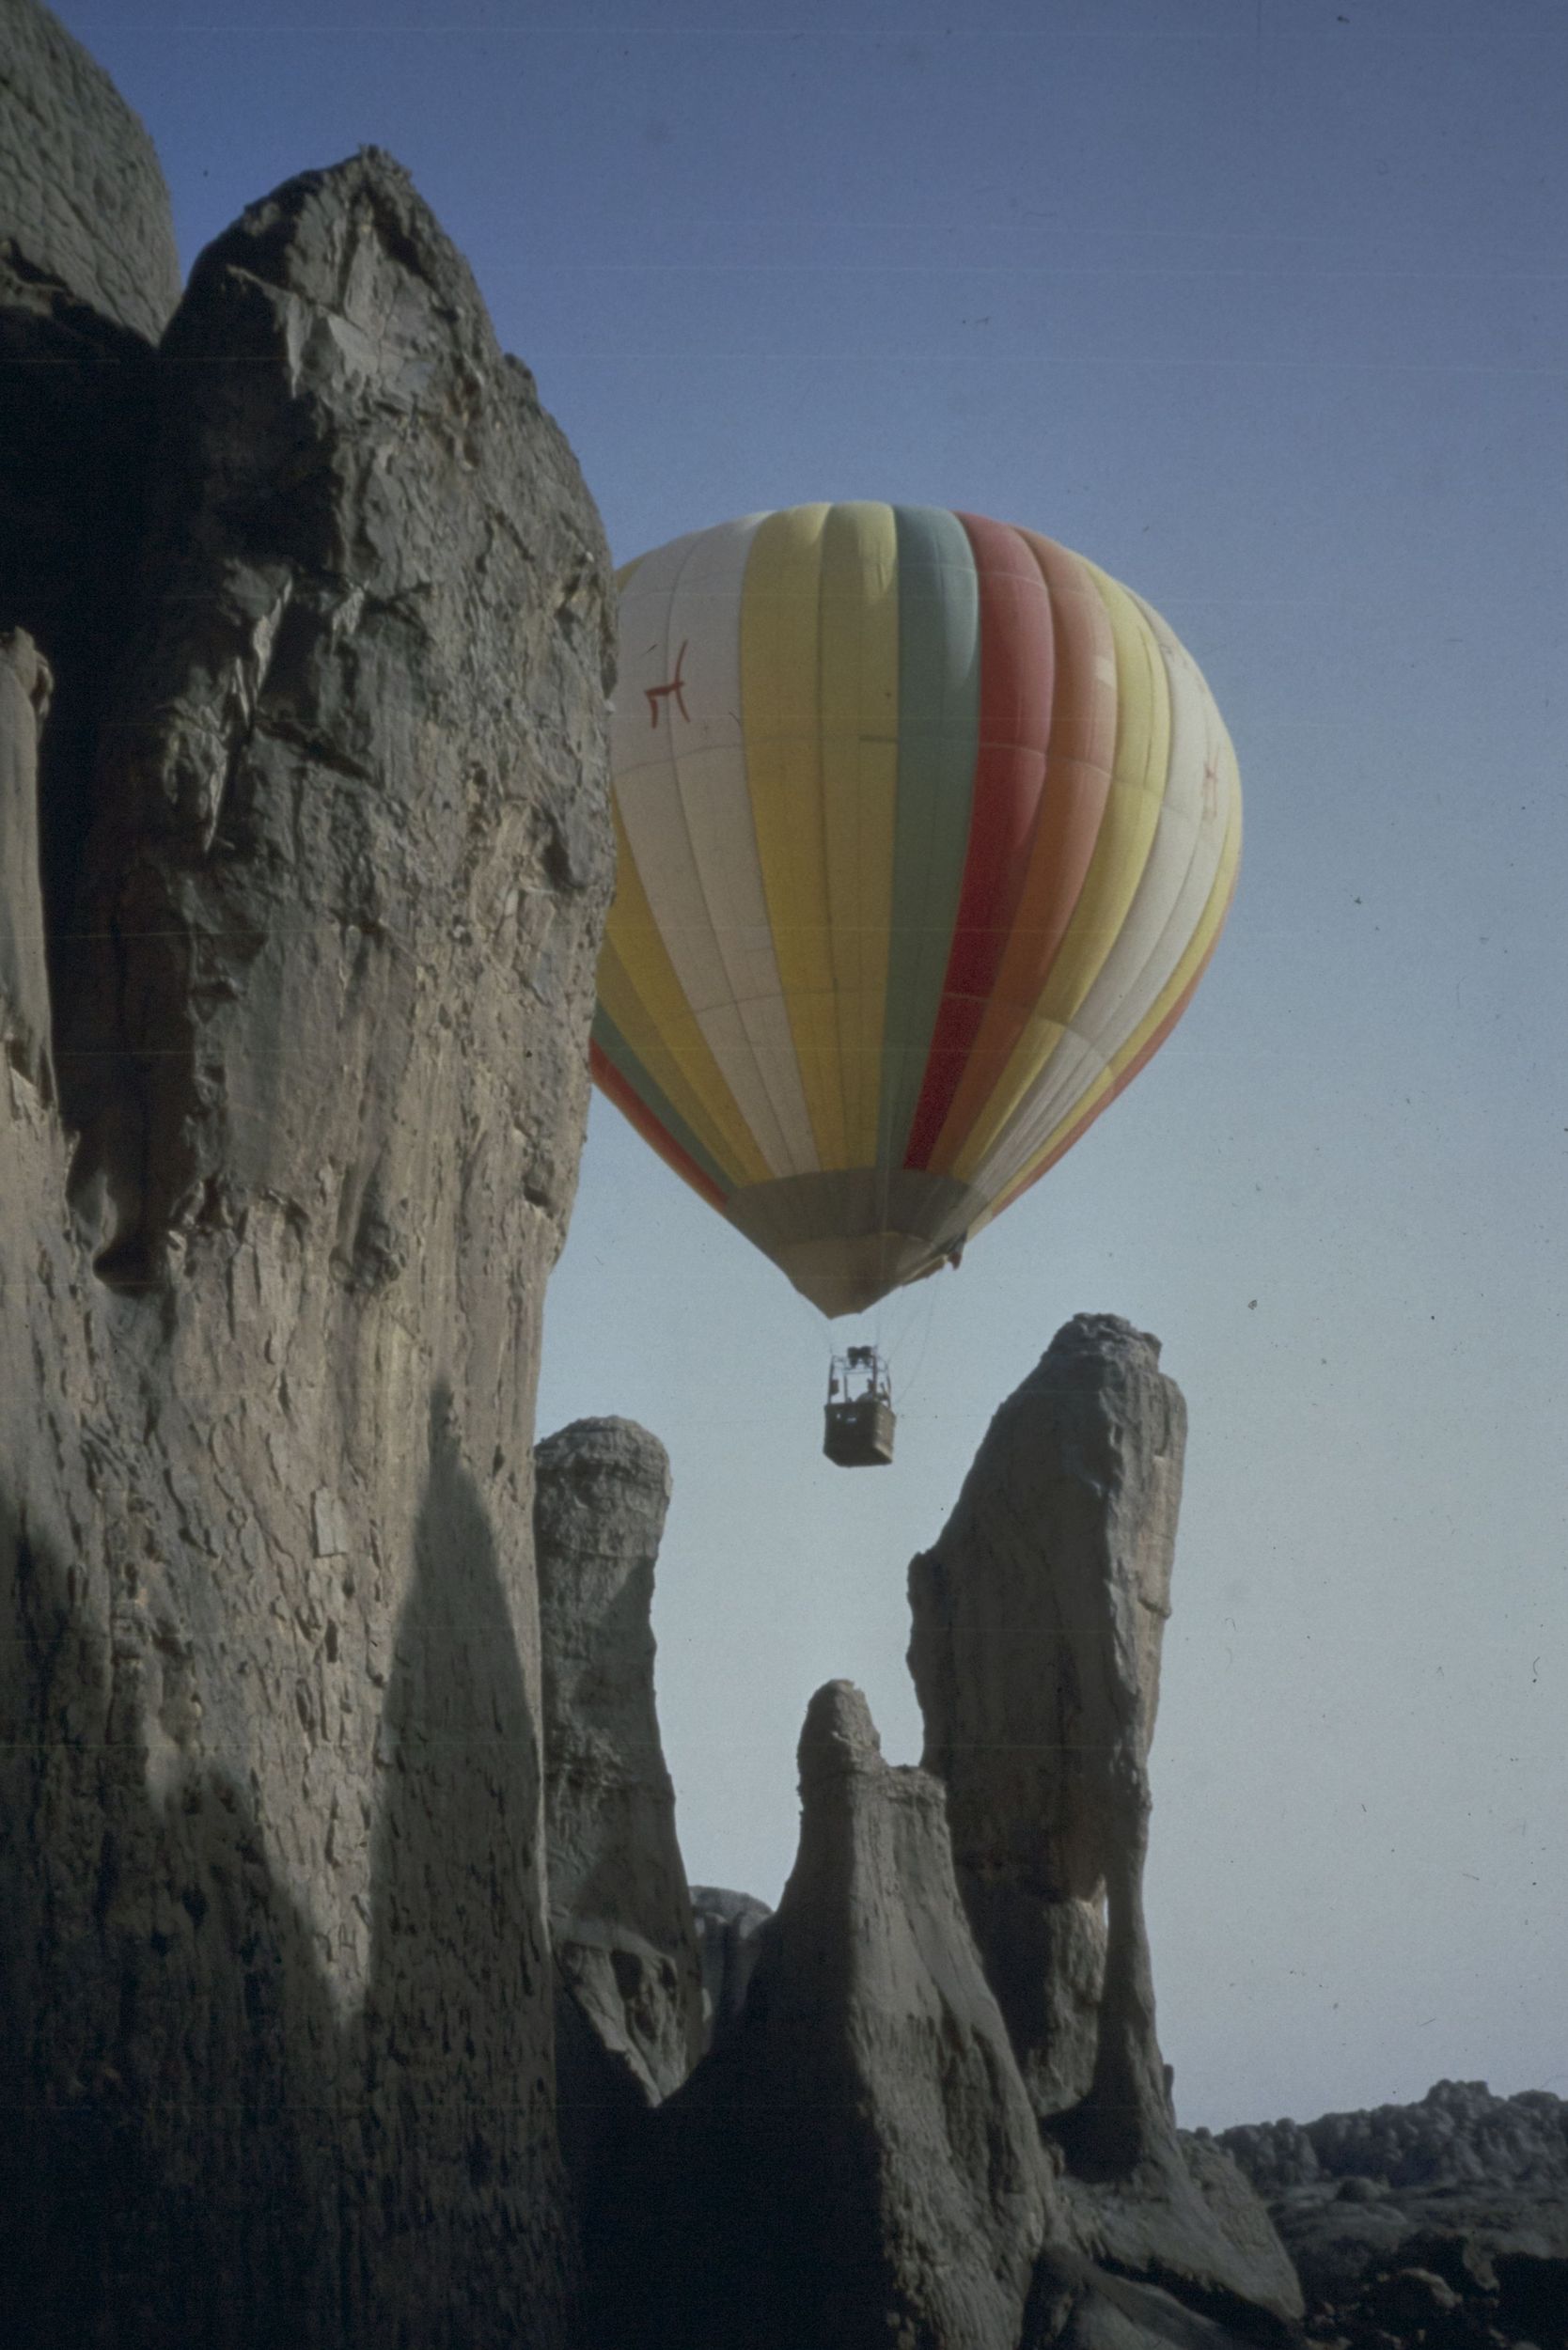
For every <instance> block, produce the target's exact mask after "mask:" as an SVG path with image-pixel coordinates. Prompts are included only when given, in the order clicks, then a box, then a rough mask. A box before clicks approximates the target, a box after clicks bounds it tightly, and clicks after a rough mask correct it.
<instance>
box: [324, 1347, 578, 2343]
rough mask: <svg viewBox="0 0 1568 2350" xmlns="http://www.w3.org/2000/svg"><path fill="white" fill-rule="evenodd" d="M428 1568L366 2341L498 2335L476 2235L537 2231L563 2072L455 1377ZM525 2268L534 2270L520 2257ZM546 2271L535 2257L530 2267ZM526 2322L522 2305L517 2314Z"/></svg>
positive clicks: (558, 2264)
mask: <svg viewBox="0 0 1568 2350" xmlns="http://www.w3.org/2000/svg"><path fill="white" fill-rule="evenodd" d="M429 1445H430V1466H429V1471H428V1476H427V1482H426V1487H425V1494H424V1499H423V1504H422V1507H421V1509H420V1512H419V1516H418V1522H417V1526H416V1537H415V1571H414V1580H413V1583H412V1585H411V1587H410V1590H409V1593H408V1597H407V1599H406V1601H405V1602H404V1606H403V1610H402V1614H401V1617H400V1621H399V1624H398V1632H397V1640H396V1646H395V1650H394V1657H393V1666H392V1672H391V1676H390V1679H389V1682H388V1685H387V1691H386V1699H385V1703H384V1710H383V1716H382V1724H381V1731H380V1735H379V1738H378V1741H377V1764H378V1777H379V1784H380V1800H379V1807H378V1810H377V1815H376V1824H375V1831H374V1839H373V1843H372V1852H371V1873H370V1982H369V1990H368V1997H367V2000H366V2005H365V2013H364V2019H363V2036H364V2049H363V2077H364V2089H365V2105H364V2110H363V2117H362V2127H363V2132H364V2139H365V2159H366V2165H367V2169H368V2170H369V2171H370V2172H371V2173H372V2174H373V2175H375V2176H377V2177H378V2178H379V2180H380V2181H381V2201H380V2225H379V2229H378V2245H377V2252H376V2260H375V2264H374V2265H375V2268H376V2271H377V2276H378V2282H377V2285H376V2287H375V2289H374V2294H373V2297H372V2310H375V2309H377V2308H379V2310H380V2312H381V2323H382V2326H383V2330H382V2331H381V2332H380V2333H379V2334H378V2333H377V2331H376V2326H375V2325H374V2324H373V2323H372V2324H371V2325H370V2326H369V2329H368V2332H367V2334H366V2336H365V2338H366V2339H380V2340H384V2341H385V2342H389V2343H391V2342H401V2341H403V2340H407V2341H409V2342H436V2341H445V2340H447V2337H448V2334H450V2337H451V2338H452V2339H453V2340H456V2339H458V2338H459V2336H460V2335H461V2336H462V2337H463V2339H465V2340H471V2341H474V2342H483V2341H489V2340H492V2339H496V2338H498V2327H499V2326H500V2323H501V2320H502V2319H503V2318H504V2317H505V2314H506V2313H505V2312H504V2311H501V2312H498V2311H497V2310H496V2308H495V2306H494V2304H495V2299H496V2293H497V2277H496V2275H495V2272H494V2270H493V2269H487V2268H486V2266H485V2264H482V2263H476V2262H475V2260H474V2258H473V2249H472V2238H473V2233H474V2231H475V2230H476V2228H478V2229H479V2230H480V2231H489V2230H491V2229H494V2233H496V2234H497V2235H500V2234H501V2233H509V2232H510V2233H519V2234H521V2235H523V2236H526V2235H527V2233H529V2231H530V2229H531V2228H532V2229H537V2230H538V2231H539V2232H540V2236H541V2243H540V2247H539V2249H540V2252H541V2257H542V2258H543V2259H544V2261H545V2263H546V2265H547V2266H550V2267H553V2268H554V2269H555V2271H556V2272H557V2276H558V2277H559V2278H560V2279H562V2282H563V2289H564V2268H565V2263H564V2257H563V2254H562V2252H561V2249H560V2247H559V2245H558V2243H557V2242H554V2241H551V2240H549V2235H548V2220H547V2214H548V2212H549V2211H551V2210H553V2209H554V2206H555V2201H556V2196H555V2193H554V2191H552V2192H550V2193H548V2194H547V2193H545V2192H544V2187H545V2184H546V2165H547V2162H548V2161H549V2156H548V2154H547V2150H548V2149H549V2147H550V2145H551V2143H552V2140H553V2130H552V2127H551V2123H550V2118H549V2106H550V2083H549V2080H548V2078H547V2077H546V2076H544V2075H542V2074H539V2073H537V2072H535V2071H533V2070H531V2069H530V2068H531V2067H532V2066H533V2065H534V2064H535V2062H536V2061H537V2060H536V2058H535V2055H534V2051H533V2049H532V2046H531V2044H530V2041H529V2039H528V2036H527V2033H526V2029H525V2024H526V2018H527V2017H528V2016H529V2015H530V2014H531V2013H532V2010H533V2007H534V2004H535V2000H536V1996H537V1994H538V1992H539V1989H540V1986H541V1984H542V1983H543V1982H544V1981H545V1980H546V1970H547V1968H548V1963H549V1962H548V1955H547V1952H546V1951H544V1949H543V1947H542V1942H541V1927H540V1919H541V1897H540V1884H539V1872H540V1841H541V1838H540V1803H541V1787H540V1773H539V1764H538V1759H537V1748H536V1744H535V1732H534V1724H533V1713H532V1708H531V1705H530V1702H529V1697H528V1691H527V1687H526V1684H525V1680H524V1675H523V1668H522V1662H521V1659H520V1656H519V1653H518V1646H517V1639H516V1635H515V1631H514V1628H513V1624H512V1619H511V1613H510V1607H509V1606H508V1602H507V1596H506V1593H505V1591H504V1590H503V1588H502V1583H501V1577H500V1572H499V1567H498V1563H497V1552H496V1544H495V1538H494V1532H493V1530H492V1528H491V1524H490V1520H489V1517H488V1515H487V1513H486V1511H485V1507H484V1503H483V1500H482V1497H481V1496H480V1493H479V1489H478V1483H477V1481H475V1479H474V1477H473V1475H472V1473H471V1471H470V1470H469V1469H468V1467H467V1466H466V1465H465V1463H464V1461H463V1455H462V1449H461V1444H460V1440H459V1436H458V1433H457V1428H456V1423H455V1419H454V1414H453V1403H452V1396H451V1392H450V1389H449V1388H448V1387H447V1386H446V1384H445V1383H444V1382H443V1383H439V1384H438V1385H437V1386H436V1387H435V1388H434V1389H433V1391H432V1393H431V1407H430V1423H429ZM512 2266H513V2269H514V2273H515V2272H516V2271H519V2270H520V2271H521V2272H522V2273H524V2274H526V2273H527V2272H528V2271H529V2269H530V2268H532V2267H533V2266H534V2264H532V2263H530V2262H528V2261H526V2260H524V2261H520V2262H518V2263H516V2264H512ZM535 2273H536V2274H537V2270H536V2271H535ZM510 2314H511V2319H512V2322H513V2323H514V2324H515V2323H520V2322H521V2321H522V2319H523V2317H524V2316H525V2312H523V2311H512V2312H511V2313H510Z"/></svg>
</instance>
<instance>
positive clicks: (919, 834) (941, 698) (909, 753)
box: [877, 506, 980, 1168]
mask: <svg viewBox="0 0 1568 2350" xmlns="http://www.w3.org/2000/svg"><path fill="white" fill-rule="evenodd" d="M894 515H895V519H896V522H897V525H898V538H899V786H898V808H897V815H896V818H895V822H894V833H893V934H892V939H891V943H890V950H889V955H888V964H887V1021H886V1029H885V1032H884V1036H883V1047H882V1112H881V1119H880V1121H879V1127H878V1136H879V1148H878V1152H877V1162H878V1165H879V1166H881V1167H885V1168H892V1167H902V1164H903V1156H904V1152H905V1149H906V1147H907V1145H908V1140H909V1128H910V1123H911V1121H912V1120H913V1118H914V1115H915V1105H916V1104H917V1101H918V1100H919V1098H920V1087H921V1083H922V1081H923V1078H924V1075H925V1067H926V1058H927V1056H928V1054H929V1053H930V1051H931V1040H932V1035H933V1030H934V1028H935V1026H936V1015H937V1010H938V1007H939V1006H940V1004H941V1000H942V982H943V979H944V977H945V976H946V973H947V968H948V956H949V949H950V946H951V941H952V929H953V921H954V917H956V915H957V912H958V897H959V890H960V887H961V885H962V883H963V879H964V843H965V841H966V840H967V839H968V837H969V814H970V801H971V795H972V792H973V788H974V776H975V760H976V756H977V753H978V749H979V744H980V587H979V581H978V578H977V575H976V571H975V558H974V554H973V551H972V549H971V547H970V544H969V540H968V535H967V533H966V532H965V530H964V525H963V524H962V523H961V522H960V521H959V519H958V517H957V515H956V514H949V513H948V512H946V511H945V510H944V509H942V508H940V507H935V506H899V507H895V509H894Z"/></svg>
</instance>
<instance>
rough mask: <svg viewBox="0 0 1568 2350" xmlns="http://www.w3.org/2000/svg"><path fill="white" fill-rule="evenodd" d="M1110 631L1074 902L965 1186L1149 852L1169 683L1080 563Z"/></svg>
mask: <svg viewBox="0 0 1568 2350" xmlns="http://www.w3.org/2000/svg"><path fill="white" fill-rule="evenodd" d="M1080 560H1081V561H1082V562H1083V564H1084V568H1085V570H1086V571H1087V572H1089V574H1090V578H1091V579H1092V580H1093V582H1094V585H1095V587H1096V588H1097V589H1098V591H1099V594H1100V598H1101V601H1102V602H1103V603H1104V604H1105V615H1106V618H1107V619H1109V621H1110V625H1111V639H1112V645H1113V648H1114V657H1115V662H1116V756H1115V763H1114V765H1113V767H1112V771H1111V784H1110V790H1109V791H1108V792H1107V794H1106V796H1105V814H1104V816H1103V817H1102V818H1101V820H1100V830H1099V832H1098V834H1097V835H1096V837H1095V842H1094V854H1093V855H1092V857H1090V864H1089V870H1088V872H1087V873H1086V874H1085V876H1084V885H1083V888H1082V889H1081V890H1080V891H1079V893H1078V902H1077V904H1076V905H1075V906H1074V909H1073V918H1072V920H1071V921H1070V922H1069V924H1068V926H1067V930H1066V932H1065V934H1064V936H1063V938H1062V942H1061V946H1060V948H1059V949H1058V953H1057V956H1056V960H1055V961H1054V962H1053V964H1052V965H1051V968H1050V972H1049V974H1048V976H1047V978H1046V981H1045V985H1044V988H1043V991H1042V994H1041V997H1040V1001H1039V1003H1038V1004H1037V1005H1036V1006H1035V1009H1034V1011H1033V1012H1032V1013H1031V1014H1030V1016H1029V1019H1028V1022H1027V1026H1025V1029H1024V1032H1023V1034H1022V1035H1021V1036H1020V1038H1019V1040H1018V1042H1017V1043H1016V1044H1015V1045H1014V1046H1013V1049H1012V1053H1011V1057H1010V1058H1009V1060H1008V1063H1007V1066H1006V1068H1005V1069H1004V1070H1003V1072H1002V1073H1001V1076H1000V1077H999V1078H998V1079H997V1082H996V1089H995V1091H994V1092H993V1093H992V1095H991V1098H990V1100H989V1101H988V1102H987V1103H986V1105H985V1106H984V1108H983V1109H982V1110H981V1111H980V1116H979V1118H978V1119H977V1120H976V1121H975V1124H974V1126H973V1128H972V1129H971V1131H970V1133H969V1136H968V1138H967V1140H966V1141H965V1143H964V1148H963V1150H962V1151H961V1152H959V1154H958V1157H957V1159H956V1161H955V1162H954V1167H953V1172H954V1173H955V1174H956V1175H957V1176H958V1178H959V1180H960V1181H961V1182H963V1183H969V1182H972V1181H973V1179H974V1176H975V1172H976V1169H977V1168H979V1167H980V1166H981V1165H982V1164H983V1163H984V1161H985V1160H986V1159H987V1158H989V1157H990V1156H991V1153H992V1152H993V1150H994V1148H995V1146H996V1139H997V1137H998V1136H999V1135H1000V1134H1001V1132H1002V1130H1003V1128H1004V1127H1005V1126H1006V1125H1007V1122H1008V1120H1009V1119H1011V1117H1012V1116H1013V1115H1014V1113H1015V1112H1016V1111H1017V1109H1018V1106H1019V1105H1020V1103H1021V1102H1022V1101H1023V1100H1024V1098H1025V1096H1026V1095H1027V1093H1028V1092H1029V1090H1030V1089H1031V1088H1032V1087H1033V1086H1034V1084H1035V1083H1036V1081H1037V1079H1038V1078H1039V1077H1040V1075H1041V1073H1042V1072H1043V1069H1044V1067H1045V1064H1046V1062H1047V1061H1048V1060H1049V1059H1050V1058H1051V1055H1052V1054H1053V1053H1054V1052H1055V1051H1056V1049H1057V1046H1058V1044H1059V1043H1060V1042H1061V1039H1062V1037H1063V1035H1064V1034H1065V1032H1066V1030H1067V1028H1068V1026H1069V1025H1070V1024H1071V1022H1072V1020H1073V1017H1074V1013H1075V1012H1076V1011H1077V1010H1078V1007H1079V1006H1080V1004H1082V1002H1083V1000H1084V997H1085V996H1086V995H1088V994H1089V991H1090V988H1091V987H1092V986H1093V984H1094V981H1095V979H1096V977H1097V976H1098V974H1099V971H1100V966H1101V965H1102V964H1103V963H1104V962H1105V957H1106V956H1107V955H1108V954H1109V952H1110V950H1111V948H1112V947H1113V946H1114V945H1115V943H1116V939H1117V935H1118V933H1119V932H1120V931H1121V925H1122V923H1123V921H1124V920H1125V919H1126V915H1127V909H1128V907H1129V906H1130V905H1131V904H1132V902H1133V899H1134V896H1135V894H1136V893H1137V885H1138V883H1139V881H1140V879H1141V878H1142V874H1143V869H1144V866H1145V864H1146V863H1147V862H1148V857H1149V852H1150V849H1151V847H1152V845H1153V839H1154V832H1155V827H1156V826H1157V825H1158V823H1159V821H1160V807H1161V803H1162V801H1163V800H1164V798H1165V790H1166V782H1167V778H1168V773H1169V767H1170V684H1169V680H1168V677H1167V675H1166V667H1165V663H1164V661H1163V660H1162V658H1161V655H1160V649H1159V645H1158V642H1157V641H1156V639H1155V636H1154V632H1153V630H1152V628H1151V627H1150V625H1149V622H1148V621H1147V620H1146V619H1144V616H1143V614H1142V613H1141V612H1140V611H1139V609H1138V607H1137V603H1136V602H1135V600H1134V599H1133V597H1131V596H1130V595H1129V594H1128V593H1127V590H1126V589H1125V588H1124V587H1121V585H1120V584H1119V582H1118V581H1116V580H1114V579H1112V578H1110V577H1109V576H1108V574H1107V573H1106V572H1103V571H1101V570H1100V569H1099V567H1098V566H1097V565H1096V564H1093V563H1090V562H1089V560H1088V559H1087V557H1080Z"/></svg>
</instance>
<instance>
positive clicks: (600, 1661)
mask: <svg viewBox="0 0 1568 2350" xmlns="http://www.w3.org/2000/svg"><path fill="white" fill-rule="evenodd" d="M668 1504H669V1463H668V1461H667V1459H666V1454H665V1449H664V1447H663V1445H661V1444H660V1443H659V1441H658V1439H657V1438H656V1437H654V1436H651V1435H650V1434H648V1432H647V1430H646V1429H643V1428H638V1427H637V1426H635V1423H634V1422H632V1421H631V1420H624V1419H586V1420H574V1421H573V1422H572V1426H571V1427H569V1428H563V1429H561V1430H560V1431H559V1432H558V1434H556V1435H553V1436H550V1437H548V1438H546V1440H545V1441H544V1442H543V1443H542V1444H541V1445H540V1446H539V1447H538V1449H537V1450H536V1452H535V1454H534V1547H535V1554H536V1557H537V1559H538V1569H539V1605H540V1639H541V1655H542V1660H543V1698H544V1751H545V1772H546V1778H545V1785H546V1798H545V1800H546V1815H547V1819H548V1824H549V1855H550V1924H551V1939H552V1945H553V1948H554V1951H555V1959H556V1967H557V1978H558V1981H559V1982H560V1985H561V1989H562V1992H563V1995H564V1996H565V1997H566V1998H568V1999H570V2000H571V2002H572V2005H573V2006H574V2007H575V2009H576V2010H577V2013H578V2017H579V2018H580V2020H581V2022H582V2023H583V2024H585V2025H586V2026H587V2027H588V2032H589V2034H590V2035H591V2037H592V2040H593V2042H594V2043H595V2044H596V2047H597V2054H598V2057H599V2058H600V2059H607V2060H609V2062H610V2065H611V2066H612V2067H613V2069H614V2071H615V2072H617V2073H619V2074H620V2075H622V2076H625V2077H626V2079H627V2081H628V2082H629V2083H630V2084H632V2085H635V2090H636V2092H638V2094H639V2095H640V2096H641V2098H642V2099H643V2100H644V2102H645V2103H646V2104H648V2105H656V2104H657V2103H658V2102H659V2100H660V2099H661V2098H663V2097H667V2096H668V2095H669V2093H670V2092H671V2091H672V2090H675V2089H678V2088H679V2087H680V2085H681V2083H682V2081H683V2080H684V2079H685V2077H686V2076H687V2074H688V2073H689V2072H690V2071H691V2068H692V2066H693V2065H694V2064H695V2063H696V2061H697V2059H698V2056H699V2055H700V2054H701V2051H702V1979H701V1970H700V1965H699V1960H698V1941H697V1929H696V1925H695V1923H694V1920H693V1917H692V1905H691V1900H690V1896H689V1895H688V1893H687V1890H686V1878H685V1871H684V1869H683V1868H682V1861H681V1848H680V1845H679V1844H678V1842H677V1841H676V1835H675V1791H674V1788H673V1787H672V1786H671V1784H670V1778H669V1773H668V1771H667V1770H666V1767H665V1759H664V1752H663V1748H662V1747H661V1746H660V1743H659V1724H658V1718H657V1716H656V1714H655V1712H654V1700H653V1653H654V1650H653V1628H652V1622H651V1609H652V1601H653V1566H654V1560H655V1559H656V1558H657V1556H658V1550H659V1538H660V1536H661V1534H662V1533H663V1531H664V1523H665V1512H666V1508H667V1507H668ZM569 2029H570V2028H569ZM563 2045H572V2046H576V2045H578V2039H577V2035H576V2034H575V2033H572V2036H571V2039H570V2042H568V2041H567V2040H566V2039H565V2037H564V2036H563ZM606 2097H608V2098H609V2099H611V2100H612V2101H615V2102H616V2103H619V2089H618V2087H617V2085H615V2084H613V2083H612V2084H606V2083H605V2082H604V2078H603V2076H602V2068H601V2064H600V2062H598V2061H597V2060H590V2061H589V2063H588V2066H587V2067H585V2068H582V2069H579V2068H576V2067H572V2066H568V2065H566V2064H564V2063H563V2065H562V2068H561V2073H560V2079H559V2098H560V2104H561V2107H562V2119H563V2125H564V2123H565V2121H566V2118H567V2113H568V2109H569V2108H570V2107H572V2105H573V2104H574V2103H577V2102H587V2103H588V2104H592V2103H594V2102H597V2101H600V2100H602V2099H604V2098H606Z"/></svg>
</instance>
